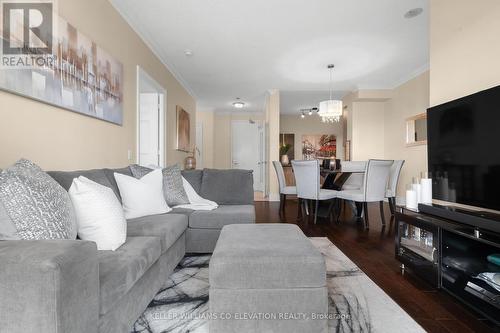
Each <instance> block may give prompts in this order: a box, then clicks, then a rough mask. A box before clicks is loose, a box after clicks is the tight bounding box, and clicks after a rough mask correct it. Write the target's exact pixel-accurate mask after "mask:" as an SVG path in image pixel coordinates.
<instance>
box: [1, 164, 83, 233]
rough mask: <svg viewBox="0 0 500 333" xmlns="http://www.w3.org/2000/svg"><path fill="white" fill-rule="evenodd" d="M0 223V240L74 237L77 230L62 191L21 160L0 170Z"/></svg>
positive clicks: (35, 166) (33, 165) (50, 179)
mask: <svg viewBox="0 0 500 333" xmlns="http://www.w3.org/2000/svg"><path fill="white" fill-rule="evenodd" d="M0 224H1V225H2V227H0V229H1V230H2V232H1V233H0V239H27V240H36V239H76V233H77V228H76V218H75V213H74V210H73V205H72V203H71V199H70V198H69V195H68V193H67V192H66V190H64V189H63V188H62V187H61V186H60V185H59V184H58V183H57V182H56V181H55V180H54V179H52V178H51V177H50V176H49V175H48V174H46V173H45V172H44V171H43V170H42V169H40V167H38V166H37V165H35V164H34V163H32V162H30V161H28V160H25V159H22V160H19V161H18V162H17V163H16V164H14V165H13V166H12V167H10V168H8V169H6V170H4V171H2V172H1V173H0ZM14 230H15V231H14Z"/></svg>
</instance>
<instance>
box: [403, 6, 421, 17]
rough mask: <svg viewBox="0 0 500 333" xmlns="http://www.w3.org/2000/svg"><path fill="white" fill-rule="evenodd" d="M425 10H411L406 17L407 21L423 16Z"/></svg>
mask: <svg viewBox="0 0 500 333" xmlns="http://www.w3.org/2000/svg"><path fill="white" fill-rule="evenodd" d="M423 11H424V10H423V9H422V8H413V9H410V10H409V11H407V12H406V13H405V15H404V17H405V18H407V19H411V18H414V17H416V16H418V15H420V14H422V12H423Z"/></svg>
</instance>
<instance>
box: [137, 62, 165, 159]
mask: <svg viewBox="0 0 500 333" xmlns="http://www.w3.org/2000/svg"><path fill="white" fill-rule="evenodd" d="M141 78H143V79H145V80H146V81H147V82H148V83H149V84H150V85H152V86H153V87H154V88H155V89H156V93H158V94H159V96H160V98H161V99H162V100H161V101H159V102H160V103H159V104H160V105H162V107H161V110H159V111H160V128H159V130H160V144H159V152H158V154H159V156H160V164H161V165H160V166H161V167H165V166H166V164H167V150H166V148H165V147H166V140H167V117H166V115H167V112H166V110H167V90H166V89H165V88H163V87H162V85H161V84H159V83H158V82H157V81H156V80H155V79H153V78H152V77H151V75H149V74H148V73H147V72H146V71H145V70H144V69H142V68H141V67H140V66H137V75H136V154H135V155H136V158H135V159H136V163H137V164H138V163H139V157H140V142H139V140H140V112H141V99H140V97H141Z"/></svg>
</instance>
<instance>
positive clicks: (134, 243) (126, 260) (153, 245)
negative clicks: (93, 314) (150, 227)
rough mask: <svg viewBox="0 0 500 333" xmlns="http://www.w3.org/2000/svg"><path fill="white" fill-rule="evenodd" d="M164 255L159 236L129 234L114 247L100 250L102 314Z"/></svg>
mask: <svg viewBox="0 0 500 333" xmlns="http://www.w3.org/2000/svg"><path fill="white" fill-rule="evenodd" d="M160 255H161V244H160V239H159V238H158V237H129V238H127V241H126V242H125V244H123V245H122V246H121V247H119V248H118V249H116V250H115V251H98V254H97V256H98V260H99V291H100V295H99V297H100V310H99V311H100V312H99V313H100V314H101V315H103V314H105V313H107V312H108V311H109V310H111V309H112V308H113V304H115V303H116V302H117V301H118V300H119V299H120V298H121V297H123V296H124V295H125V294H127V292H128V291H129V290H130V289H131V288H132V287H133V286H134V284H135V282H136V281H137V280H139V279H140V278H141V277H142V275H143V274H144V273H145V272H146V271H147V270H148V269H149V267H151V266H152V265H153V264H154V263H155V262H156V260H158V258H159V257H160Z"/></svg>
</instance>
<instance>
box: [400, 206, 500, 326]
mask: <svg viewBox="0 0 500 333" xmlns="http://www.w3.org/2000/svg"><path fill="white" fill-rule="evenodd" d="M420 208H423V207H422V206H421V207H420ZM423 210H426V211H422V210H420V211H413V210H409V209H406V208H403V207H399V208H398V210H397V212H396V223H397V228H398V231H397V238H396V259H398V260H399V261H400V262H401V263H402V266H403V267H404V268H405V269H409V271H411V272H412V273H414V274H415V275H418V276H420V277H421V278H423V279H424V280H426V281H428V282H429V283H431V284H432V285H433V286H435V287H436V288H440V289H443V290H445V291H446V292H448V293H449V294H451V295H452V296H454V297H456V298H457V299H459V300H460V301H462V302H463V303H465V304H466V305H468V306H470V307H471V308H473V309H474V310H476V311H477V312H478V313H480V314H481V315H483V316H484V317H485V318H487V319H489V320H490V321H491V322H492V323H493V324H494V325H497V326H499V327H500V283H498V282H499V281H497V279H500V263H498V262H496V263H494V262H492V256H493V257H494V258H496V257H500V232H499V228H498V226H499V225H500V221H498V222H497V221H496V220H489V219H486V218H485V217H484V216H485V215H482V216H481V215H477V214H476V215H469V214H468V212H464V211H462V209H459V210H457V209H453V210H450V209H443V208H442V207H440V206H438V205H433V206H426V207H425V208H423ZM488 216H489V215H488ZM477 221H480V223H476V222H477ZM494 274H498V275H494ZM492 277H494V278H495V280H488V279H490V278H492Z"/></svg>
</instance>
